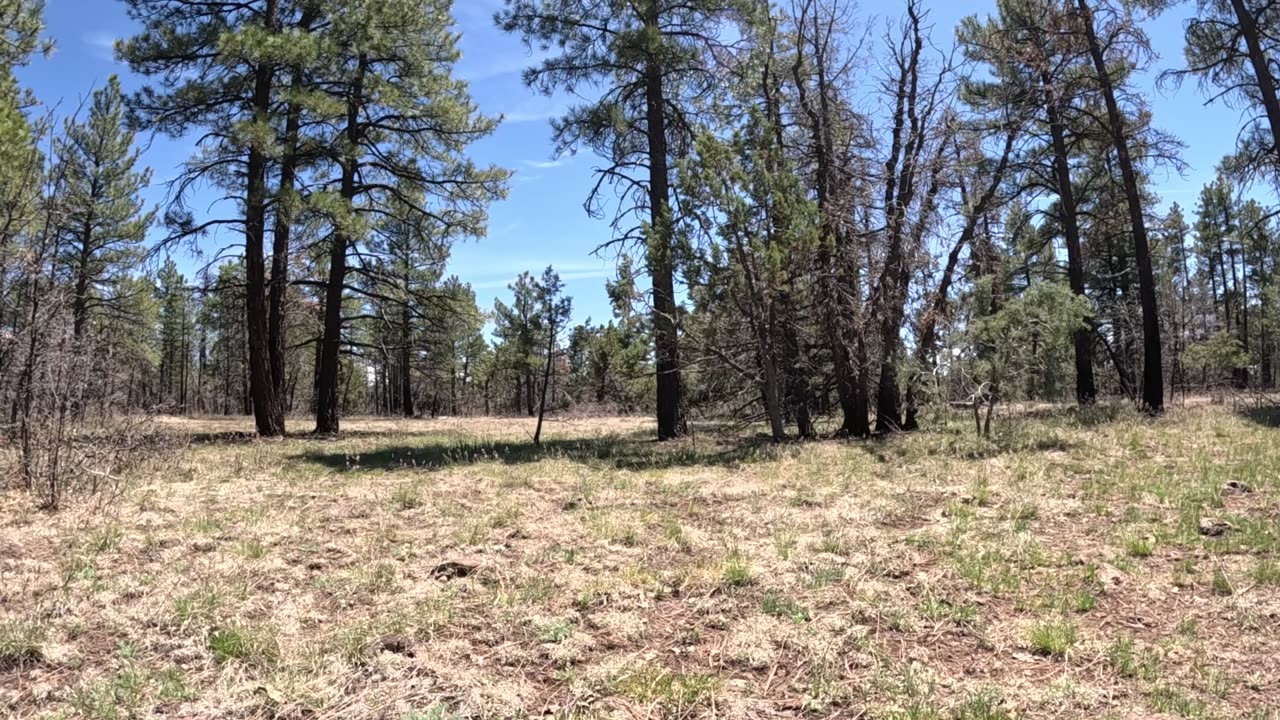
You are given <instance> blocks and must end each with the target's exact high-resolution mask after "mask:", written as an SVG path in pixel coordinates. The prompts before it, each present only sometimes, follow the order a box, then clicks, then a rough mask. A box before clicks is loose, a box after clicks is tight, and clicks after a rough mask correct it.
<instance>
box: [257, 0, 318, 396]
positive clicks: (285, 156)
mask: <svg viewBox="0 0 1280 720" xmlns="http://www.w3.org/2000/svg"><path fill="white" fill-rule="evenodd" d="M301 25H302V29H303V31H304V32H305V31H306V30H308V29H309V28H310V25H311V19H310V17H307V16H304V17H303V19H302V23H301ZM302 83H303V76H302V67H301V66H294V68H293V76H292V78H290V81H289V90H290V92H291V93H297V92H299V91H301V89H302ZM301 126H302V108H301V106H300V105H299V104H298V102H297V100H296V99H295V100H292V101H291V102H290V103H289V109H288V111H287V117H286V119H285V129H284V143H283V145H284V147H283V148H282V153H281V157H280V188H279V191H278V192H277V193H276V218H275V231H274V233H273V235H272V245H271V289H270V298H269V307H268V316H267V332H268V335H269V338H270V340H269V347H270V353H271V382H272V385H273V387H274V388H275V395H276V403H277V405H278V406H279V407H280V412H281V414H283V413H284V404H285V403H284V398H285V396H286V393H287V388H286V378H285V374H286V373H285V356H286V351H287V346H288V339H287V337H286V335H287V332H286V325H285V316H284V315H285V310H284V307H285V294H286V292H287V291H288V287H289V236H290V233H291V231H292V229H293V219H294V211H295V209H296V208H295V207H294V203H295V199H294V197H293V194H294V192H295V185H296V184H297V178H298V136H299V132H300V130H301Z"/></svg>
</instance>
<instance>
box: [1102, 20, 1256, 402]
mask: <svg viewBox="0 0 1280 720" xmlns="http://www.w3.org/2000/svg"><path fill="white" fill-rule="evenodd" d="M1236 1H1237V2H1239V0H1236ZM1077 6H1078V7H1079V8H1080V15H1081V20H1082V21H1083V25H1084V30H1085V38H1086V39H1087V40H1088V43H1089V54H1090V55H1092V56H1093V66H1094V69H1095V70H1096V71H1097V73H1098V83H1099V85H1100V87H1101V89H1102V98H1103V100H1104V101H1106V106H1107V120H1108V122H1107V129H1108V130H1109V131H1110V133H1111V142H1112V144H1113V145H1114V146H1115V151H1116V161H1117V163H1119V165H1120V175H1121V178H1122V179H1123V181H1124V194H1125V198H1126V200H1128V204H1129V222H1130V224H1131V225H1132V227H1133V245H1134V251H1135V255H1136V259H1137V261H1138V294H1139V296H1140V297H1141V300H1142V404H1143V406H1144V407H1145V408H1146V410H1147V412H1150V413H1153V414H1159V413H1161V412H1163V411H1164V363H1163V360H1162V353H1163V350H1164V349H1163V346H1162V345H1161V343H1160V314H1159V308H1158V307H1157V306H1156V281H1155V273H1154V271H1153V270H1152V267H1151V248H1150V246H1149V245H1148V242H1147V225H1146V220H1145V218H1143V215H1142V196H1141V194H1140V191H1139V188H1138V176H1137V173H1136V172H1135V171H1134V168H1133V161H1132V160H1131V159H1130V157H1129V141H1128V138H1126V137H1125V125H1124V116H1123V115H1122V114H1121V112H1120V106H1119V104H1118V103H1117V102H1116V94H1115V89H1114V88H1113V87H1112V84H1111V74H1110V71H1109V70H1108V69H1107V61H1106V58H1105V57H1103V55H1102V47H1101V45H1099V44H1098V36H1097V33H1096V32H1095V30H1094V27H1093V13H1092V11H1091V10H1090V9H1089V4H1088V2H1087V0H1077Z"/></svg>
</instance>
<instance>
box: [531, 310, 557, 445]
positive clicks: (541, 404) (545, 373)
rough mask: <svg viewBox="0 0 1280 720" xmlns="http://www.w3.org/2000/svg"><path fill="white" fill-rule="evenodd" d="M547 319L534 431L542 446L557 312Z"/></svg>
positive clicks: (538, 443)
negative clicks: (545, 345) (544, 354)
mask: <svg viewBox="0 0 1280 720" xmlns="http://www.w3.org/2000/svg"><path fill="white" fill-rule="evenodd" d="M547 321H548V322H549V323H550V326H549V327H548V328H547V362H546V364H544V365H543V369H542V393H541V398H540V399H539V400H538V427H537V429H535V430H534V431H533V444H534V445H536V446H538V447H542V420H543V418H545V417H546V415H547V387H548V386H549V385H551V364H552V363H553V362H555V357H556V318H555V312H554V311H552V312H549V313H548V317H547Z"/></svg>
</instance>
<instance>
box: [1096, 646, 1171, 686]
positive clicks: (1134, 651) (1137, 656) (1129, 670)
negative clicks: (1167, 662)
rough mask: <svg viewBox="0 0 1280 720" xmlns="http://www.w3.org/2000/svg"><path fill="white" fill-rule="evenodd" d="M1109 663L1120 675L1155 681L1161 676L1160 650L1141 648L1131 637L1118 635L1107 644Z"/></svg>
mask: <svg viewBox="0 0 1280 720" xmlns="http://www.w3.org/2000/svg"><path fill="white" fill-rule="evenodd" d="M1106 658H1107V664H1108V665H1110V666H1111V669H1112V670H1113V671H1114V672H1115V673H1116V674H1117V675H1119V676H1121V677H1124V678H1137V679H1140V680H1144V681H1146V682H1155V680H1156V679H1158V678H1159V677H1160V652H1159V651H1158V650H1156V649H1155V648H1151V647H1144V648H1139V647H1138V644H1137V643H1136V642H1135V641H1134V639H1133V638H1130V637H1118V638H1116V639H1115V640H1113V641H1112V642H1111V644H1110V645H1109V646H1107V650H1106Z"/></svg>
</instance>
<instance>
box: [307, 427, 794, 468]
mask: <svg viewBox="0 0 1280 720" xmlns="http://www.w3.org/2000/svg"><path fill="white" fill-rule="evenodd" d="M778 452H779V446H775V445H773V444H771V443H770V442H769V441H768V438H764V437H760V438H756V437H752V438H736V439H732V440H727V439H722V438H718V439H716V440H715V441H712V442H706V441H698V440H688V441H681V442H676V443H659V442H657V441H654V440H641V439H637V438H634V437H624V436H618V435H610V436H603V437H599V438H590V439H576V440H575V439H568V440H561V439H553V440H547V441H545V442H543V443H542V446H541V447H536V446H534V445H533V443H531V442H528V441H521V442H514V441H460V442H453V443H447V442H446V443H440V442H435V443H433V442H431V441H430V440H426V441H425V442H422V443H418V444H394V445H388V446H385V447H380V448H377V449H375V450H372V451H369V452H358V453H357V452H332V451H329V452H326V451H322V450H317V451H315V452H304V453H301V454H298V455H295V456H293V457H292V458H290V459H292V460H297V461H301V462H307V463H313V464H316V465H321V466H323V467H326V468H328V469H330V470H338V471H369V470H384V471H386V470H410V469H417V470H436V469H443V468H448V467H457V466H462V465H473V464H477V463H486V462H500V463H504V464H506V465H521V464H525V463H536V462H539V461H541V460H548V459H550V460H570V461H572V462H578V463H582V464H586V465H593V466H597V467H613V468H617V469H622V470H655V469H656V470H661V469H667V468H675V467H699V466H701V467H734V466H737V465H741V464H743V463H749V462H754V461H757V460H769V459H773V458H776V457H777V454H778Z"/></svg>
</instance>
